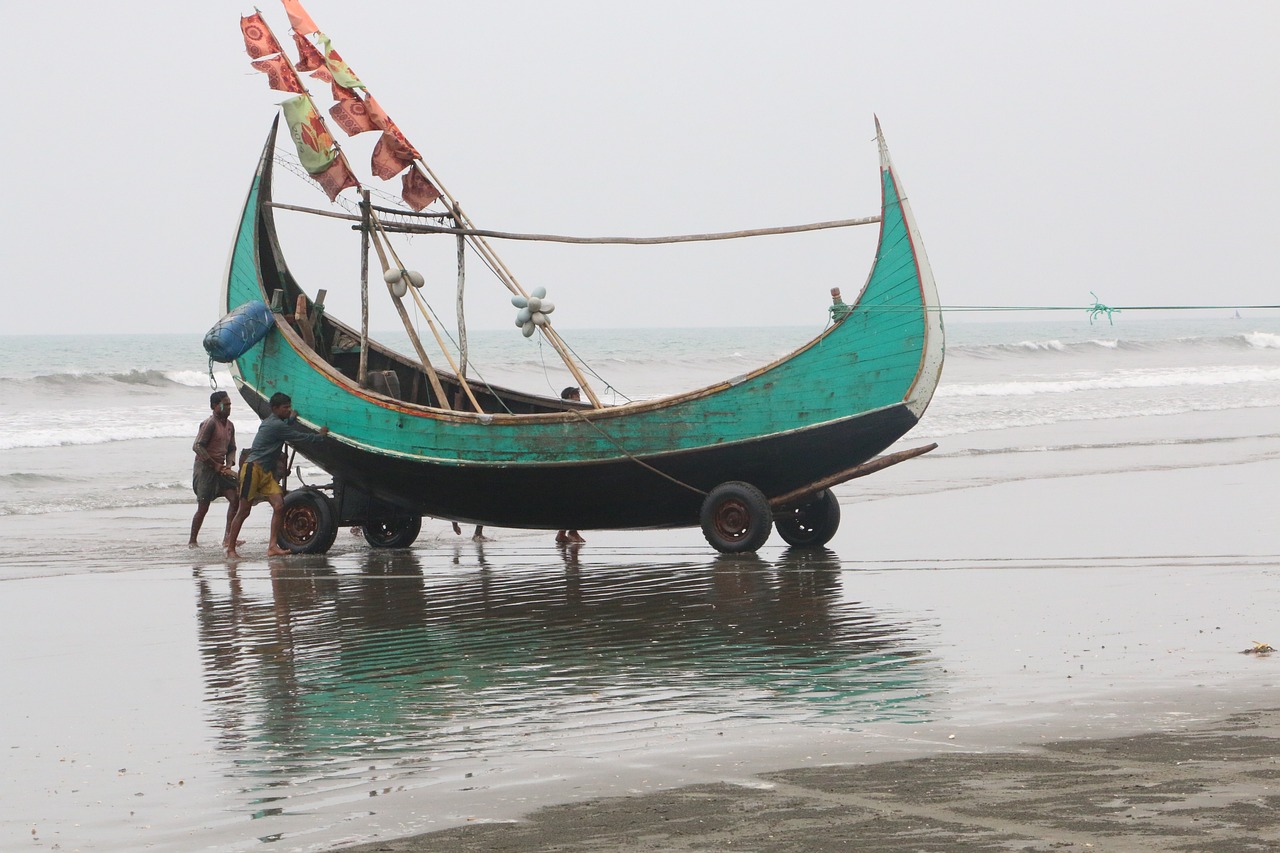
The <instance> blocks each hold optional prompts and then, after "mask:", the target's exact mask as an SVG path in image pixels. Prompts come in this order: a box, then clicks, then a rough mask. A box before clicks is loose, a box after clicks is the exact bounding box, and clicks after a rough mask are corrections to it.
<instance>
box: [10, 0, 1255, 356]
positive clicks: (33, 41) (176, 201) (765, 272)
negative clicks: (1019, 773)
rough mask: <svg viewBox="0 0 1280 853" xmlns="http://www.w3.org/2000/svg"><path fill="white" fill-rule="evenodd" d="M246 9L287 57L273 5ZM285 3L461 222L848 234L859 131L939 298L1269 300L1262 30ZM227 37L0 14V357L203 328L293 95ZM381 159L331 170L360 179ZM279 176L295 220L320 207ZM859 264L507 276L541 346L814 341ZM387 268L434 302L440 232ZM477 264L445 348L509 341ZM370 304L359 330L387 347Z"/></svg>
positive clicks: (740, 8)
mask: <svg viewBox="0 0 1280 853" xmlns="http://www.w3.org/2000/svg"><path fill="white" fill-rule="evenodd" d="M259 2H260V4H261V8H262V11H263V13H264V15H265V16H266V17H267V20H268V22H269V23H270V24H271V25H272V26H273V27H274V28H275V29H276V31H277V35H278V36H280V37H282V39H285V40H286V44H288V42H287V35H288V24H287V19H286V18H285V16H284V14H283V11H282V9H281V7H280V6H279V4H278V3H276V2H274V0H259ZM306 6H307V9H308V11H310V13H311V14H312V17H313V18H314V19H315V21H316V23H317V24H318V25H319V27H320V28H321V29H322V30H324V31H326V32H327V33H328V34H329V35H330V36H331V37H332V38H333V42H334V46H335V47H336V48H337V49H338V50H339V51H341V52H342V54H343V56H344V58H346V59H347V60H348V61H349V62H350V63H351V65H352V67H353V68H354V69H355V71H356V72H357V73H358V74H359V75H360V76H361V77H362V78H363V80H364V82H365V83H366V84H367V85H368V86H369V89H370V91H371V92H373V94H374V95H375V96H376V97H377V98H378V99H379V101H380V102H381V103H382V105H383V106H384V107H385V108H386V109H387V110H388V112H389V113H390V114H391V116H392V117H393V118H394V119H395V120H396V121H397V122H398V124H399V125H400V126H401V128H402V129H403V130H404V131H405V133H406V135H407V136H408V137H409V138H410V140H412V141H413V143H414V144H415V145H416V146H417V147H418V149H419V150H420V151H421V152H422V153H423V155H424V158H425V159H426V160H427V162H429V163H430V164H431V165H432V167H433V168H434V169H435V171H436V172H437V174H439V175H440V176H441V178H442V179H443V181H444V183H445V185H446V186H447V187H448V189H449V190H450V191H451V192H452V193H453V194H454V195H455V196H456V197H457V198H458V199H459V200H460V201H461V202H462V204H463V206H464V207H465V208H466V209H467V210H468V212H469V213H470V215H471V216H472V218H473V219H474V220H475V222H476V224H477V225H478V226H480V227H483V228H493V229H498V230H511V231H533V232H547V233H564V234H577V235H635V236H643V235H659V234H679V233H689V232H703V231H720V230H735V229H745V228H760V227H768V226H776V225H786V224H793V223H801V222H812V221H818V220H827V219H841V218H849V217H857V216H866V215H871V214H875V213H878V212H879V189H878V175H877V159H876V149H875V145H874V142H873V133H874V126H873V114H878V115H879V116H880V119H881V121H882V123H883V125H884V130H885V134H886V137H887V139H888V141H889V145H890V148H891V150H892V152H893V155H894V160H895V163H896V165H897V166H898V167H899V169H900V171H901V173H902V177H903V180H904V183H905V186H906V188H907V192H908V195H909V197H910V199H911V202H912V204H913V207H914V209H915V212H916V216H917V219H918V221H919V225H920V228H921V231H922V233H923V236H924V241H925V245H926V247H927V250H928V254H929V257H930V259H931V261H932V264H933V267H934V272H935V276H936V278H937V282H938V290H939V294H940V297H941V299H942V301H943V304H945V305H973V304H984V305H986V304H994V305H1076V304H1079V305H1081V306H1084V305H1087V304H1088V303H1089V302H1090V301H1091V299H1090V296H1089V292H1090V291H1095V292H1097V294H1098V296H1099V298H1101V299H1102V300H1103V301H1104V302H1106V303H1108V304H1111V305H1169V304H1205V303H1208V304H1241V303H1243V304H1254V303H1266V304H1275V303H1280V288H1278V287H1277V284H1278V283H1280V282H1278V279H1280V276H1277V272H1276V254H1277V246H1278V245H1280V202H1278V201H1277V196H1278V194H1280V165H1278V163H1280V161H1278V159H1277V158H1278V157H1280V95H1278V94H1277V93H1280V49H1278V48H1277V45H1280V3H1275V2H1213V3H1208V2H1200V3H1187V2H1060V3H1037V2H1000V3H995V2H984V3H890V2H883V0H882V2H850V0H842V1H841V2H808V3H793V4H782V3H777V2H742V0H735V2H691V0H681V2H649V3H644V4H634V3H626V4H624V3H617V2H536V3H529V2H524V3H515V2H511V3H498V2H483V0H479V1H478V2H468V3H452V4H450V3H423V2H408V0H400V2H391V0H360V2H354V0H345V2H337V0H309V2H307V3H306ZM252 10H253V7H252V6H250V5H248V4H241V3H236V2H227V0H209V2H201V3H159V2H147V3H143V2H127V1H126V0H118V2H113V3H98V2H86V0H69V2H62V3H19V2H15V0H0V32H2V33H3V34H4V36H5V38H4V42H5V50H6V53H7V55H8V57H9V59H8V61H7V63H6V65H7V67H8V69H9V72H8V77H9V80H10V96H9V98H8V100H7V102H6V107H5V110H4V115H5V118H4V120H3V123H2V124H0V127H2V128H3V134H2V135H0V152H2V153H3V154H4V158H3V161H4V163H5V164H6V166H7V168H6V180H5V181H4V185H5V187H6V190H7V192H6V203H5V204H4V206H3V213H2V214H0V217H2V219H0V230H2V233H3V235H4V237H3V241H4V242H3V252H2V253H0V288H2V291H0V292H2V293H3V295H4V302H3V310H0V334H23V333H56V332H70V333H87V332H147V331H155V332H170V331H172V332H203V331H204V330H205V329H207V328H208V327H209V326H210V325H212V324H213V322H215V321H216V320H217V318H218V316H219V311H218V306H217V298H218V295H219V291H220V289H221V283H220V279H221V276H222V274H223V269H224V266H225V262H226V256H227V251H228V249H229V245H230V238H231V234H232V231H233V228H234V226H235V223H236V219H237V217H238V214H239V208H240V205H241V204H242V203H243V198H244V193H245V190H246V189H247V186H248V182H249V180H250V177H251V173H252V169H253V166H254V164H255V161H256V158H257V156H258V152H259V150H260V147H261V145H262V142H263V139H264V137H265V133H266V131H267V128H268V125H269V123H270V121H271V118H272V116H273V114H274V111H275V106H274V105H275V104H277V103H278V102H279V101H281V100H283V99H284V97H285V95H283V94H282V93H276V92H272V91H271V90H269V89H268V88H267V85H266V77H265V75H262V74H259V73H257V72H254V71H253V70H252V69H251V68H250V67H249V58H248V57H247V56H246V54H245V53H244V49H243V43H242V40H241V36H240V31H239V26H238V22H239V16H240V15H242V14H248V13H250V12H252ZM311 88H312V92H313V94H315V95H317V96H318V101H319V102H320V104H321V106H322V108H323V107H327V105H328V103H329V101H328V100H327V97H326V94H325V87H324V86H323V85H320V84H316V85H313V86H312V87H311ZM335 133H337V131H336V130H335ZM374 136H375V135H374V134H365V135H363V137H359V138H357V139H355V140H351V141H350V142H344V144H345V145H346V146H347V150H348V151H349V152H350V153H351V154H352V158H353V160H354V161H355V162H356V163H357V170H358V173H359V175H360V177H361V178H368V165H367V153H368V151H369V149H370V148H371V147H372V143H373V141H374V139H373V137H374ZM364 137H369V138H368V139H365V138H364ZM339 140H340V141H343V140H344V137H342V136H341V135H340V134H339ZM283 183H284V181H283V179H282V184H283ZM294 183H296V184H297V186H293V187H291V188H290V187H286V186H282V187H281V191H282V192H284V193H287V194H288V195H289V196H290V199H291V200H294V201H300V202H303V203H306V204H310V205H313V206H324V205H326V204H327V201H326V199H325V198H324V196H323V195H322V194H320V192H319V191H318V190H309V189H308V188H307V187H306V186H305V185H302V184H300V183H298V182H294ZM370 183H371V184H372V185H374V186H381V183H380V182H379V181H377V180H376V179H371V180H370ZM396 186H398V182H397V184H396ZM280 216H281V222H282V229H283V236H284V239H285V241H286V245H285V250H286V253H287V256H288V258H289V261H290V263H291V264H292V265H293V266H294V268H295V273H296V274H297V275H298V278H299V280H300V281H301V282H302V284H303V286H304V288H306V289H307V290H308V291H310V292H312V293H314V291H315V290H316V288H318V287H325V288H328V290H329V291H330V293H331V294H334V295H333V296H331V302H330V305H331V310H333V311H335V312H336V313H338V314H339V315H340V316H343V317H344V318H346V319H350V320H352V321H356V320H357V316H358V314H357V313H353V312H356V310H357V309H355V308H354V306H356V305H358V301H357V297H356V296H355V294H356V293H357V292H358V271H359V266H358V264H359V258H358V239H357V237H356V235H354V234H353V233H352V232H350V231H349V230H348V229H345V228H344V227H342V226H341V225H337V226H335V225H333V224H328V223H323V222H321V223H316V222H313V221H309V220H308V221H302V222H300V221H299V217H297V216H292V217H289V219H288V221H287V222H286V221H284V220H285V217H286V214H283V213H282V214H280ZM313 228H314V229H315V232H314V233H311V232H310V229H313ZM874 237H875V232H874V228H862V229H844V230H841V231H836V232H823V233H821V234H809V235H797V236H786V237H768V238H761V239H757V240H752V241H732V242H729V243H716V244H702V245H693V246H678V247H655V248H647V247H645V248H640V247H606V248H598V247H585V248H584V247H576V246H563V245H550V246H548V245H531V244H523V243H519V244H510V243H503V244H500V245H499V246H498V248H499V251H500V252H501V253H502V254H503V256H504V258H505V259H506V260H507V262H508V265H509V266H510V267H511V268H512V269H513V270H514V272H515V273H516V275H517V277H518V278H519V279H520V280H521V282H522V283H523V284H524V285H525V286H526V287H527V288H533V287H536V286H540V285H541V286H544V287H546V288H547V290H548V291H549V297H550V298H551V299H552V300H553V301H555V302H556V304H557V306H558V308H557V313H556V315H555V318H556V320H557V321H558V323H559V325H560V326H561V327H562V328H563V329H572V328H574V327H579V328H599V327H615V326H671V325H678V326H703V325H761V324H775V323H777V324H788V325H790V324H811V323H813V322H815V318H816V321H817V322H818V323H819V324H820V322H821V318H822V317H823V316H824V312H825V306H826V304H827V301H828V299H827V290H828V288H830V287H831V286H841V287H842V288H843V289H844V290H845V292H846V294H851V293H856V291H857V290H858V288H859V287H860V286H861V284H862V283H863V281H864V279H865V276H866V273H867V270H868V269H869V267H870V264H871V261H872V254H873V252H874ZM404 257H405V259H406V261H407V262H408V263H409V265H410V266H419V267H421V268H422V269H424V271H425V272H426V273H427V277H428V286H427V292H428V294H429V295H430V297H431V299H432V301H433V303H437V304H439V305H440V306H441V308H442V309H447V308H448V307H449V306H450V305H451V304H452V302H453V288H454V270H453V267H452V263H453V261H452V257H453V256H452V247H451V245H450V244H449V243H448V238H421V237H420V238H415V239H414V240H413V241H412V243H411V244H409V245H408V246H407V247H406V248H405V252H404ZM472 260H473V262H472V263H471V265H470V267H469V269H468V293H469V296H468V300H469V301H468V309H467V310H468V316H469V319H470V321H471V324H472V326H473V327H489V328H498V327H503V326H508V325H510V324H511V319H512V318H511V315H512V314H513V313H514V309H512V308H511V307H510V306H509V304H507V303H506V296H507V295H506V293H505V291H503V290H501V289H500V287H499V286H498V285H497V284H496V282H495V281H494V280H493V279H492V278H491V277H490V276H489V275H488V274H487V273H484V272H483V270H482V268H481V267H480V265H479V264H478V263H475V262H474V259H472ZM385 301H386V300H385V299H384V300H380V301H379V302H378V304H377V307H376V308H375V316H374V327H375V328H392V327H394V326H395V325H396V320H395V315H394V313H393V312H392V311H391V310H390V309H389V308H388V307H387V306H386V305H385V304H382V303H383V302H385ZM1082 316H1083V314H1082ZM511 328H512V332H513V334H514V333H515V329H514V326H512V327H511Z"/></svg>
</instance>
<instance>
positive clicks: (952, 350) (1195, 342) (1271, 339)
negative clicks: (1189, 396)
mask: <svg viewBox="0 0 1280 853" xmlns="http://www.w3.org/2000/svg"><path fill="white" fill-rule="evenodd" d="M1215 349H1217V350H1227V351H1236V352H1239V351H1247V350H1259V349H1280V335H1278V334H1274V333H1272V332H1262V331H1251V332H1243V333H1239V334H1231V335H1207V336H1196V335H1190V336H1185V337H1173V338H1156V339H1143V338H1119V337H1117V338H1089V339H1087V340H1079V341H1070V340H1067V341H1064V340H1062V339H1061V338H1044V339H1028V340H1023V341H1018V342H1015V343H970V344H949V345H948V347H947V355H949V356H962V357H970V358H982V359H994V358H1017V357H1051V356H1055V355H1064V354H1065V355H1079V354H1088V353H1091V352H1098V351H1099V350H1109V351H1113V352H1119V353H1170V354H1176V353H1177V352H1180V351H1181V352H1197V353H1202V352H1205V351H1206V350H1215Z"/></svg>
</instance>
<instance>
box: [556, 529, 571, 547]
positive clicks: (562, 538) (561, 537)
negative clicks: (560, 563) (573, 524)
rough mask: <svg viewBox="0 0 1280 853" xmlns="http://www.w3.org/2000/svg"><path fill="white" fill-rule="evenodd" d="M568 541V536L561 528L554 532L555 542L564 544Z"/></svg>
mask: <svg viewBox="0 0 1280 853" xmlns="http://www.w3.org/2000/svg"><path fill="white" fill-rule="evenodd" d="M568 542H569V536H568V534H567V533H565V532H564V531H563V530H561V531H560V532H559V533H557V534H556V544H557V545H565V544H567V543H568Z"/></svg>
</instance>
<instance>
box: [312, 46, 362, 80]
mask: <svg viewBox="0 0 1280 853" xmlns="http://www.w3.org/2000/svg"><path fill="white" fill-rule="evenodd" d="M316 35H317V36H318V37H319V38H320V47H321V49H322V52H323V53H324V63H325V65H327V66H329V73H330V74H332V75H333V79H334V80H335V81H336V82H337V83H338V84H339V85H341V86H346V87H347V88H348V89H363V88H364V84H363V83H361V82H360V78H359V77H357V76H356V73H355V72H354V71H352V70H351V66H350V65H348V64H347V63H346V62H344V61H343V59H342V57H341V56H339V55H338V52H337V51H336V50H334V49H333V45H332V44H331V43H330V42H329V37H328V36H327V35H325V34H324V33H317V34H316Z"/></svg>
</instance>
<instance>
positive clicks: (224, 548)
mask: <svg viewBox="0 0 1280 853" xmlns="http://www.w3.org/2000/svg"><path fill="white" fill-rule="evenodd" d="M243 544H244V540H243V539H237V540H236V547H237V548H239V547H240V546H241V545H243ZM191 547H192V548H194V547H196V546H194V545H192V546H191ZM227 547H228V545H227V543H226V540H223V542H222V550H224V551H225V550H227Z"/></svg>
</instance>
